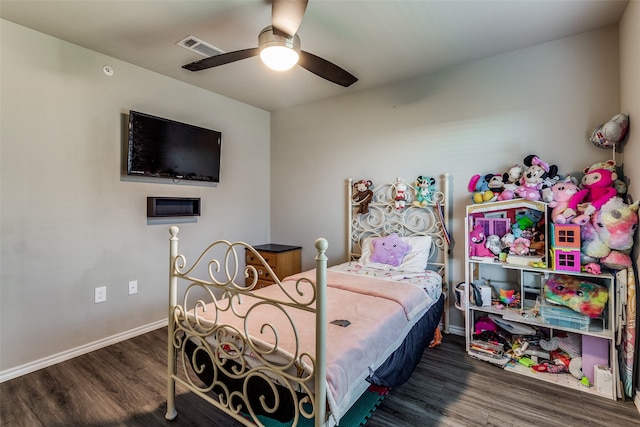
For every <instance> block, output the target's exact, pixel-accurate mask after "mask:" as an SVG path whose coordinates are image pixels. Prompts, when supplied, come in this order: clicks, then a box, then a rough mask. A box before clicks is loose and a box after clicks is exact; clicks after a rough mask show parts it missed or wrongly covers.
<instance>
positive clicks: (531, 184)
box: [514, 154, 558, 201]
mask: <svg viewBox="0 0 640 427" xmlns="http://www.w3.org/2000/svg"><path fill="white" fill-rule="evenodd" d="M523 163H524V164H525V166H527V168H526V169H525V170H524V172H523V173H522V178H521V179H520V185H519V186H518V188H516V189H515V191H514V195H515V196H518V197H521V198H523V199H527V200H532V201H538V200H540V199H541V197H542V196H541V194H540V190H541V189H542V184H543V182H544V180H545V178H547V177H549V176H555V175H556V174H557V173H558V167H557V166H556V165H549V164H548V163H546V162H543V161H542V160H541V159H540V158H539V157H538V156H536V155H534V154H530V155H528V156H527V157H525V158H524V161H523Z"/></svg>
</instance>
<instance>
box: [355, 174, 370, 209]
mask: <svg viewBox="0 0 640 427" xmlns="http://www.w3.org/2000/svg"><path fill="white" fill-rule="evenodd" d="M372 185H373V183H372V182H371V181H370V180H368V179H361V180H360V181H356V182H355V183H354V184H353V189H354V190H355V191H356V193H355V194H354V195H353V197H352V199H353V202H354V203H355V204H357V205H358V213H359V214H366V213H369V203H371V199H373V191H371V189H370V188H371V186H372Z"/></svg>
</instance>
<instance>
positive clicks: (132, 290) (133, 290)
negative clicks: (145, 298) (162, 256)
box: [129, 280, 138, 295]
mask: <svg viewBox="0 0 640 427" xmlns="http://www.w3.org/2000/svg"><path fill="white" fill-rule="evenodd" d="M137 293H138V281H137V280H131V281H130V282H129V295H133V294H137Z"/></svg>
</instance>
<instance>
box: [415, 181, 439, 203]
mask: <svg viewBox="0 0 640 427" xmlns="http://www.w3.org/2000/svg"><path fill="white" fill-rule="evenodd" d="M415 190H416V199H415V200H414V201H413V206H416V207H425V206H428V205H429V204H430V203H431V199H432V197H433V193H435V191H436V180H435V178H432V177H430V176H425V175H420V176H419V177H418V178H416V182H415Z"/></svg>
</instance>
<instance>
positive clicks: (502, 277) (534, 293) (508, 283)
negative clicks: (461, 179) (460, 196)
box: [465, 199, 626, 400]
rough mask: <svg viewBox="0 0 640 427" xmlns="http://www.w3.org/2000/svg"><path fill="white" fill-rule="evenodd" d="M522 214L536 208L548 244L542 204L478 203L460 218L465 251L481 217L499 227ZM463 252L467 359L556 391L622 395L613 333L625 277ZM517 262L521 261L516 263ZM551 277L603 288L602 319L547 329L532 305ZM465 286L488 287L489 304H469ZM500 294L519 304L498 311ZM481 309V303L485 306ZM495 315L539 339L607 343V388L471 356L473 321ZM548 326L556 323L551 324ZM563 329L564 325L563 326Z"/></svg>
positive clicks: (470, 295)
mask: <svg viewBox="0 0 640 427" xmlns="http://www.w3.org/2000/svg"><path fill="white" fill-rule="evenodd" d="M526 209H537V210H540V211H543V212H544V218H543V220H542V222H543V223H544V229H545V235H546V237H547V238H545V242H548V241H549V238H548V237H549V233H548V227H547V226H546V224H547V221H546V216H547V215H546V214H547V206H546V204H545V203H542V202H529V201H526V200H522V199H518V200H510V201H503V202H492V203H483V204H477V205H470V206H467V214H466V222H465V226H466V236H467V239H466V240H467V241H466V242H465V243H466V247H467V248H468V247H469V241H468V240H469V238H468V236H469V231H470V230H471V228H472V227H473V226H474V225H477V224H478V223H481V224H483V226H486V225H484V223H485V222H486V221H485V220H484V218H496V219H498V220H499V221H496V222H501V221H503V220H504V219H505V218H506V219H509V218H511V219H512V218H513V217H514V215H515V214H516V213H521V212H522V211H523V210H526ZM479 218H482V219H481V220H480V221H477V220H478V219H479ZM468 253H469V251H468V250H467V256H466V262H465V277H466V282H467V286H466V292H467V298H466V301H468V303H467V304H466V308H465V330H466V350H467V352H468V353H469V355H470V356H472V357H475V358H478V359H482V360H485V361H487V362H490V363H494V364H497V365H499V366H503V367H504V369H505V370H508V371H512V372H515V373H519V374H522V375H527V376H529V377H531V378H534V379H537V380H542V381H547V382H550V383H554V384H558V385H560V386H565V387H570V388H573V389H578V390H580V391H583V392H587V393H592V394H595V395H599V396H603V397H607V398H610V399H613V400H616V399H617V397H618V396H621V395H622V393H621V391H620V389H619V371H618V365H617V360H618V357H617V350H616V336H617V334H616V331H617V329H618V326H619V323H620V318H619V315H620V314H619V313H618V311H620V310H618V309H617V307H616V302H617V301H618V300H619V292H620V290H621V289H625V288H626V275H625V274H616V273H604V274H600V275H593V274H589V273H582V272H573V271H555V270H551V269H549V268H546V266H545V267H544V268H537V267H533V266H531V265H526V264H525V265H522V264H513V263H509V262H508V259H507V261H503V262H500V261H499V260H498V257H495V258H477V257H470V256H469V255H468ZM544 253H545V254H547V258H548V254H549V248H548V247H547V245H545V248H544ZM520 262H521V260H520ZM552 274H566V275H568V276H577V277H579V278H580V279H581V280H585V281H589V282H592V283H597V284H600V285H603V286H605V287H606V288H607V289H608V290H609V297H608V302H607V305H606V307H605V310H604V311H603V313H602V316H601V317H600V318H598V319H589V320H588V321H587V322H586V323H582V324H577V323H573V322H559V323H560V324H553V325H552V324H550V323H548V322H545V319H544V318H543V317H542V316H541V315H536V312H535V310H534V308H536V300H538V301H539V302H543V303H544V296H543V287H544V284H545V282H546V280H547V279H548V278H549V276H550V275H552ZM470 283H484V284H486V285H490V289H491V291H492V292H491V293H492V297H493V298H492V299H493V302H492V304H491V305H485V306H479V305H476V304H475V301H474V292H473V290H472V289H471V286H469V284H470ZM500 289H503V290H514V291H516V292H518V293H519V294H520V302H519V304H517V305H515V306H504V307H502V308H499V306H498V304H497V303H496V302H497V301H496V300H495V298H496V296H497V295H498V294H499V291H500ZM485 304H486V303H485ZM490 315H492V316H499V317H500V318H502V319H503V320H506V321H509V322H515V324H516V325H522V326H528V327H532V328H534V329H536V330H538V329H542V331H543V332H544V333H545V335H547V336H549V337H551V336H554V335H556V334H557V333H558V332H560V331H565V332H571V333H576V334H580V335H583V336H584V335H588V336H593V337H598V338H601V339H604V340H606V341H607V343H608V348H609V350H608V355H609V360H608V367H609V368H610V369H611V373H612V381H611V387H602V386H600V387H599V389H600V390H598V389H597V388H596V387H595V386H592V387H587V386H585V385H583V384H582V383H581V382H580V381H579V380H578V379H576V378H574V377H573V376H572V375H571V374H569V373H561V374H554V373H547V372H538V371H536V370H534V369H532V368H530V367H526V366H523V365H521V364H519V363H517V362H514V361H513V360H510V359H509V358H508V357H506V356H505V357H504V358H501V359H496V358H493V357H491V356H484V355H482V354H479V353H478V352H477V351H472V350H471V345H470V343H471V341H472V340H473V339H474V332H475V326H476V322H477V321H478V319H481V318H485V317H487V316H490ZM554 323H556V322H555V321H554ZM567 325H569V326H567Z"/></svg>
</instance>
